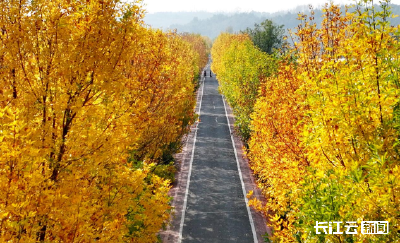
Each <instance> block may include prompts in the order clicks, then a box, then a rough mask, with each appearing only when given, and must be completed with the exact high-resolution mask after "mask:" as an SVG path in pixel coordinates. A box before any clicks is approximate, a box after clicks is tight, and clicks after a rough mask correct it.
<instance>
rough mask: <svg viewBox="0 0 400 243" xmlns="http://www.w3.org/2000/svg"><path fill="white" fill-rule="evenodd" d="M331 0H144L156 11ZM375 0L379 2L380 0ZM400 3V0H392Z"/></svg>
mask: <svg viewBox="0 0 400 243" xmlns="http://www.w3.org/2000/svg"><path fill="white" fill-rule="evenodd" d="M328 1H329V0H144V3H145V5H146V6H145V9H146V10H147V12H149V13H154V12H178V11H201V10H205V11H208V12H220V11H223V12H231V11H243V12H247V11H257V12H276V11H281V10H290V9H294V8H295V7H296V6H298V5H306V4H312V5H313V6H317V5H323V4H324V3H325V2H328ZM334 2H335V3H342V4H352V3H354V1H352V0H334ZM374 2H376V3H379V1H378V0H375V1H374ZM392 3H394V4H400V0H392Z"/></svg>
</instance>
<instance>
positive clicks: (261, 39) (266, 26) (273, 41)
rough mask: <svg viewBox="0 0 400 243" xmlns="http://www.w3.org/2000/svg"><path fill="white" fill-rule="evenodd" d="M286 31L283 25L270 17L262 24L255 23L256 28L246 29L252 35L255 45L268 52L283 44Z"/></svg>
mask: <svg viewBox="0 0 400 243" xmlns="http://www.w3.org/2000/svg"><path fill="white" fill-rule="evenodd" d="M284 32H285V30H284V29H283V25H277V24H275V23H274V22H272V20H269V19H266V20H264V21H263V22H262V23H261V24H255V25H254V29H251V28H247V29H246V30H245V31H244V33H246V34H248V35H249V36H250V38H251V40H252V41H253V43H254V45H256V46H257V47H258V48H260V49H261V50H262V51H263V52H265V53H268V54H272V53H273V51H274V49H279V48H280V47H281V46H282V43H283V34H284Z"/></svg>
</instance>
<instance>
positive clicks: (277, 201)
mask: <svg viewBox="0 0 400 243" xmlns="http://www.w3.org/2000/svg"><path fill="white" fill-rule="evenodd" d="M388 2H389V1H382V3H381V11H377V9H375V8H374V7H372V6H371V1H363V2H362V3H360V4H358V5H357V6H356V8H355V11H354V12H352V13H349V12H342V11H341V10H340V8H339V6H335V5H329V6H328V5H326V7H325V8H324V10H323V12H324V15H323V21H322V23H321V25H320V26H321V27H320V28H318V27H317V25H316V24H315V23H314V22H313V20H314V17H313V15H311V16H305V15H300V16H299V20H300V24H299V27H298V29H297V31H296V33H294V36H293V39H294V41H295V46H294V47H292V48H289V49H288V51H287V52H286V53H280V54H279V55H275V56H274V57H275V61H270V60H269V59H268V58H267V57H266V56H265V54H264V53H262V52H261V51H257V48H256V47H254V46H252V47H250V48H247V49H246V51H245V52H244V53H241V52H237V53H235V52H231V51H229V50H230V48H232V47H233V46H235V45H237V46H246V45H250V44H249V40H248V38H246V37H245V36H243V35H228V34H223V35H221V36H220V37H219V38H218V39H217V41H216V45H214V46H213V50H212V56H213V60H214V62H215V64H216V65H215V66H213V70H214V71H215V72H216V73H217V75H218V79H219V80H221V90H222V92H223V93H224V94H225V95H226V97H227V100H228V102H230V103H232V104H233V108H234V109H235V112H236V113H240V114H245V113H243V111H242V109H241V108H240V107H239V108H237V105H236V103H235V102H237V101H236V100H238V101H241V100H248V102H247V104H249V106H251V105H253V104H254V106H253V107H252V108H251V107H250V109H252V110H253V112H252V114H251V115H250V126H249V128H250V138H249V140H248V146H249V148H248V156H249V158H250V163H251V167H252V169H253V170H254V173H255V175H256V177H257V179H258V184H259V186H260V188H261V189H262V191H263V193H264V195H265V196H266V201H265V202H261V201H258V200H256V199H252V200H251V202H250V203H251V204H252V205H253V206H254V207H256V208H257V209H259V210H260V211H262V212H264V213H265V214H266V215H270V222H271V225H272V226H273V227H274V233H273V235H272V236H270V237H269V239H272V240H274V241H284V242H289V241H290V242H296V241H297V242H395V241H396V240H398V239H399V238H400V233H399V232H400V219H399V218H400V199H399V195H400V168H399V166H400V160H399V155H400V154H399V142H398V141H399V127H400V123H399V122H400V119H399V115H400V112H399V107H400V106H399V71H400V70H399V64H400V63H399V61H400V59H399V48H400V45H399V43H398V40H397V36H398V35H399V28H398V27H391V26H390V25H389V24H388V19H389V18H390V17H391V13H390V9H389V8H388ZM238 49H240V48H238ZM271 58H272V57H271ZM230 60H234V63H236V64H237V65H236V66H234V65H228V64H231V63H230ZM260 62H261V63H262V64H260ZM248 63H250V64H248ZM241 65H243V66H246V67H248V68H245V69H236V68H237V67H239V66H241ZM263 65H267V67H268V68H267V69H265V68H257V67H264V66H263ZM231 67H232V68H231ZM265 70H268V71H265ZM247 72H252V74H253V76H251V77H252V78H250V79H249V78H248V77H249V76H248V75H247ZM242 80H245V81H242ZM251 80H254V81H251ZM224 82H227V83H228V84H224ZM239 82H240V84H241V85H243V86H242V87H241V88H232V87H236V85H237V84H238V83H239ZM249 89H251V90H254V89H257V90H258V92H257V93H255V92H251V93H249V92H247V90H249ZM243 97H245V98H243ZM238 98H239V99H238ZM245 116H246V117H248V113H246V115H245ZM239 117H240V115H239ZM239 129H240V127H239ZM317 221H319V222H329V221H330V222H333V221H336V222H337V221H339V222H342V224H341V231H342V232H344V231H346V229H345V228H344V225H345V224H346V222H348V221H356V222H357V223H358V229H357V231H358V234H356V235H350V234H323V233H322V234H316V230H315V228H314V226H315V225H316V222H317ZM361 221H389V225H390V229H389V234H387V235H363V234H361V227H360V226H361ZM333 227H334V229H333V231H336V225H335V224H334V225H333ZM320 231H321V230H320Z"/></svg>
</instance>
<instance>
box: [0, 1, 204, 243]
mask: <svg viewBox="0 0 400 243" xmlns="http://www.w3.org/2000/svg"><path fill="white" fill-rule="evenodd" d="M140 4H141V2H140V1H135V2H134V3H132V4H122V3H120V1H116V0H103V1H80V0H73V1H71V0H55V1H45V0H36V1H28V0H22V1H18V2H16V1H1V2H0V26H1V31H0V87H1V89H0V141H1V143H0V241H1V242H6V241H20V242H37V241H45V242H58V241H62V242H93V241H99V242H122V241H131V242H154V241H155V240H156V233H157V232H158V230H159V229H160V228H161V226H162V225H163V224H164V223H165V222H166V221H167V220H168V219H169V212H170V210H171V207H170V205H169V200H170V199H169V197H168V195H167V192H168V190H169V184H168V181H166V180H164V179H162V178H159V177H157V176H156V175H154V174H152V173H151V169H150V163H151V162H152V161H157V160H158V159H159V158H160V157H161V156H162V154H163V151H164V150H165V149H166V147H168V146H169V145H170V144H171V143H177V142H179V140H180V138H181V136H182V135H183V134H184V133H185V132H187V130H188V124H190V123H191V122H192V121H193V116H194V112H193V108H194V104H195V100H194V95H193V92H194V89H195V85H196V82H195V80H194V77H195V75H196V74H197V73H198V67H199V65H200V63H199V60H197V59H196V55H198V54H197V53H196V52H195V50H194V49H193V48H192V47H191V44H189V43H187V42H185V41H184V40H182V38H181V37H180V36H178V35H177V34H175V33H163V32H161V31H155V30H151V29H146V28H145V27H144V25H143V23H142V18H143V10H142V8H141V7H140ZM193 64H196V65H195V66H196V67H197V69H194V65H193ZM132 151H134V154H135V158H136V159H139V160H140V161H144V163H143V166H141V167H137V165H136V164H135V161H133V160H132V159H129V157H131V154H132Z"/></svg>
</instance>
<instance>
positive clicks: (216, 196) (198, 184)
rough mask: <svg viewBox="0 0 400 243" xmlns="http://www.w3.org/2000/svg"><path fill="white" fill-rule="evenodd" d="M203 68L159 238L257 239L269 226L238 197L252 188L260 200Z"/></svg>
mask: <svg viewBox="0 0 400 243" xmlns="http://www.w3.org/2000/svg"><path fill="white" fill-rule="evenodd" d="M206 70H207V77H205V78H203V77H202V79H201V80H202V82H201V87H200V89H199V92H198V94H197V105H196V113H198V114H200V122H196V124H193V126H192V127H191V132H190V133H189V134H188V135H187V137H186V138H185V142H184V144H185V146H184V148H183V151H182V152H181V153H179V154H177V155H176V156H175V158H176V160H177V162H178V165H179V166H178V167H179V168H178V171H179V173H178V175H177V176H176V180H175V182H174V185H173V188H172V189H171V190H170V192H169V194H170V196H172V197H173V201H172V206H173V207H174V216H173V217H172V221H171V224H170V225H169V226H168V227H167V228H166V229H165V230H163V231H161V232H160V237H161V239H162V241H163V242H164V243H181V242H183V243H191V242H205V243H218V242H224V243H225V242H246V243H253V242H258V243H262V242H264V239H263V236H264V235H265V234H266V233H267V232H268V233H271V230H270V229H269V228H267V227H266V220H265V218H264V217H263V216H262V214H260V213H259V212H256V211H255V210H253V209H249V208H248V207H247V206H246V202H245V201H246V199H245V196H244V195H245V194H247V192H248V191H250V190H253V191H254V195H255V196H256V197H257V198H259V199H261V200H262V196H261V192H260V190H259V189H258V188H257V186H256V183H255V181H254V177H253V175H252V172H251V170H250V168H249V164H248V161H247V159H246V157H245V156H244V155H243V151H242V147H243V144H242V142H241V141H240V139H239V138H238V137H237V136H235V135H234V134H232V136H231V130H233V125H232V124H233V123H234V117H233V115H232V110H231V108H230V107H229V106H228V105H226V104H225V103H224V100H223V98H222V96H221V95H220V94H219V93H218V82H217V80H216V79H215V75H214V74H213V77H210V68H209V65H207V67H206ZM225 105H226V106H225ZM227 116H228V119H227ZM238 164H239V166H238ZM240 172H241V173H240ZM243 185H244V188H245V189H243ZM250 212H251V213H250ZM253 221H254V223H252V222H253ZM252 224H253V225H254V226H253V225H252Z"/></svg>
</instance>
